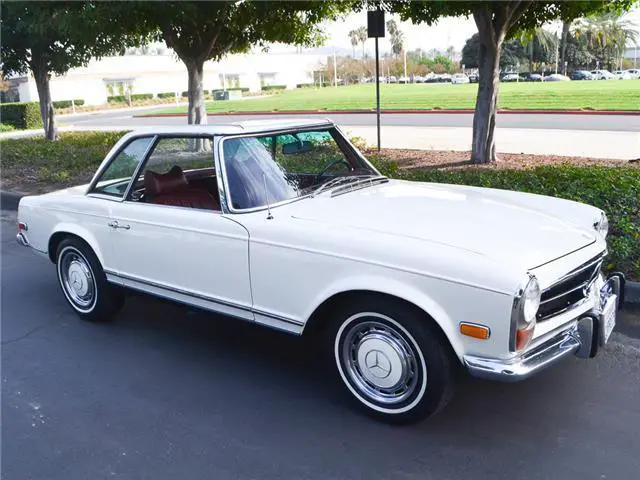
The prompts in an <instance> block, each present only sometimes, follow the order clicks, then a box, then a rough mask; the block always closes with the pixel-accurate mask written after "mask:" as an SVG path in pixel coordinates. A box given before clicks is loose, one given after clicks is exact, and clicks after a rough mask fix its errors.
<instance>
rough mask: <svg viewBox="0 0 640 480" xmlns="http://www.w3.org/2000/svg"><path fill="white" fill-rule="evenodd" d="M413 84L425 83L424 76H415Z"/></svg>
mask: <svg viewBox="0 0 640 480" xmlns="http://www.w3.org/2000/svg"><path fill="white" fill-rule="evenodd" d="M413 83H424V77H423V76H422V75H414V76H413Z"/></svg>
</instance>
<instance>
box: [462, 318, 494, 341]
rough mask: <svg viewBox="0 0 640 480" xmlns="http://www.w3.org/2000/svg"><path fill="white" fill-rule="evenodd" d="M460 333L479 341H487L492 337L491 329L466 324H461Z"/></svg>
mask: <svg viewBox="0 0 640 480" xmlns="http://www.w3.org/2000/svg"><path fill="white" fill-rule="evenodd" d="M460 333H461V334H462V335H466V336H467V337H472V338H477V339H479V340H486V339H488V338H489V337H490V336H491V330H489V327H485V326H484V325H476V324H475V323H465V322H463V323H461V324H460Z"/></svg>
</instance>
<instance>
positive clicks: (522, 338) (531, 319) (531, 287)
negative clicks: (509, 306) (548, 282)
mask: <svg viewBox="0 0 640 480" xmlns="http://www.w3.org/2000/svg"><path fill="white" fill-rule="evenodd" d="M540 294H541V293H540V285H538V280H537V279H536V277H534V276H530V277H529V279H528V281H527V283H526V285H525V287H524V288H523V289H522V290H520V291H518V292H517V294H516V297H515V299H514V301H513V312H512V314H511V344H510V347H511V350H512V351H516V350H522V349H523V348H525V347H526V346H527V345H529V343H530V342H531V339H532V338H533V330H534V328H535V326H536V314H537V313H538V308H539V307H540Z"/></svg>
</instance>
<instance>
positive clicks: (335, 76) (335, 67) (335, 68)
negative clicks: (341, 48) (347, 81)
mask: <svg viewBox="0 0 640 480" xmlns="http://www.w3.org/2000/svg"><path fill="white" fill-rule="evenodd" d="M333 86H334V87H337V86H338V65H337V64H336V49H335V48H334V49H333Z"/></svg>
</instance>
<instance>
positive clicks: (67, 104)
mask: <svg viewBox="0 0 640 480" xmlns="http://www.w3.org/2000/svg"><path fill="white" fill-rule="evenodd" d="M71 102H72V100H58V101H56V102H52V103H53V106H54V107H55V108H71V106H72V103H71ZM73 104H75V106H76V107H79V106H80V105H84V100H82V99H81V98H78V99H75V98H74V99H73Z"/></svg>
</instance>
